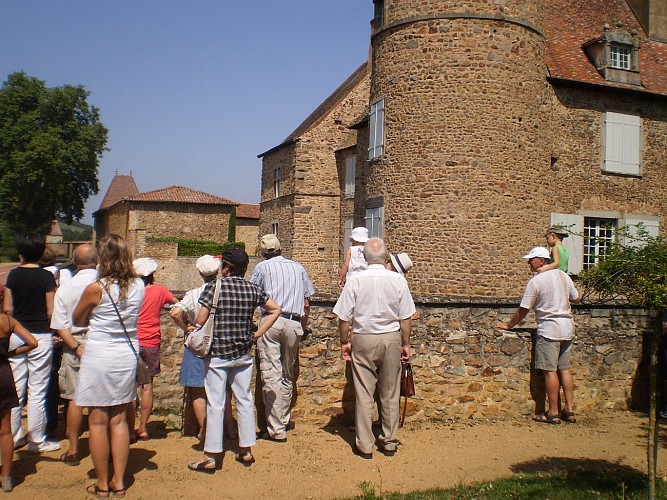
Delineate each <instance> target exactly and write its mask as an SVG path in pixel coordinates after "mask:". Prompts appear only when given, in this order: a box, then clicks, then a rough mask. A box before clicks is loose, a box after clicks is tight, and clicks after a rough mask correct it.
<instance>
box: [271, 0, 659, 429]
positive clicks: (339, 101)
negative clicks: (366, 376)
mask: <svg viewBox="0 0 667 500" xmlns="http://www.w3.org/2000/svg"><path fill="white" fill-rule="evenodd" d="M370 3H371V2H370V1H369V7H370ZM659 4H660V2H657V1H655V0H629V1H627V2H626V1H625V0H589V1H586V2H579V1H574V0H550V1H546V0H529V1H523V0H500V1H494V2H486V1H468V0H420V1H418V2H404V1H399V0H375V1H374V2H373V5H374V19H373V23H372V33H371V37H370V43H371V51H370V58H369V61H368V64H367V65H362V66H361V67H360V68H359V69H358V70H357V71H356V72H355V73H354V74H353V75H352V76H351V77H350V78H348V80H346V82H344V83H343V85H341V87H339V89H337V91H336V92H334V94H333V95H332V96H330V97H329V98H328V99H327V100H326V101H325V102H324V103H322V105H321V106H320V107H319V108H318V109H317V110H316V111H315V112H314V113H313V114H312V115H311V116H310V117H308V118H307V119H306V120H305V121H304V123H303V124H301V125H300V126H299V127H298V128H297V129H296V130H295V131H294V132H293V133H292V134H290V135H289V136H288V138H287V139H286V140H285V141H283V142H282V143H281V144H279V145H278V146H276V147H274V148H272V149H270V150H268V151H266V152H265V153H262V154H261V155H260V157H261V158H262V161H263V170H262V199H261V204H260V207H261V215H260V233H264V232H272V231H273V232H277V234H278V236H279V238H280V239H281V241H282V243H283V249H284V253H285V254H286V255H287V256H289V257H292V258H294V259H296V260H298V261H300V262H301V263H302V264H304V266H305V267H306V269H307V270H308V272H309V273H310V275H311V278H312V279H313V282H314V284H315V287H316V289H317V291H318V295H317V297H315V300H314V301H313V308H312V311H313V313H312V317H313V324H314V327H315V334H314V336H313V341H311V344H310V345H308V346H307V347H304V348H303V349H302V350H301V357H302V385H301V387H302V391H303V395H305V396H306V398H305V399H307V400H308V401H309V403H307V404H308V405H310V406H308V408H306V409H305V410H304V411H305V412H307V413H308V412H311V411H312V412H314V413H318V412H319V413H320V414H321V415H323V416H324V415H328V414H329V412H333V413H336V414H337V412H338V411H339V408H338V407H339V406H340V405H343V406H345V403H344V402H345V396H343V393H344V392H345V389H346V388H347V389H349V379H346V378H345V376H344V373H345V372H344V369H345V367H344V364H343V363H342V362H340V361H338V352H337V351H338V349H339V347H338V345H337V340H336V339H337V337H336V335H337V333H336V328H335V317H334V316H333V315H332V314H331V306H332V304H333V303H334V301H335V299H336V296H337V294H338V290H337V287H336V276H337V272H338V270H339V268H340V265H341V263H342V260H343V255H344V250H345V246H346V243H347V239H348V234H349V231H350V229H351V228H352V227H354V226H360V225H362V226H366V227H368V228H369V230H370V231H371V233H372V234H374V235H378V236H381V237H383V238H384V239H385V240H386V241H387V243H388V245H389V248H390V251H392V252H396V253H397V252H407V253H408V254H409V255H410V257H411V258H412V261H413V262H414V267H413V268H412V270H411V271H410V273H409V275H408V283H409V284H410V287H411V290H412V292H413V295H414V296H415V299H416V302H417V303H418V313H417V315H416V316H415V318H414V319H415V321H414V322H413V323H414V329H415V335H414V336H413V339H412V342H411V346H412V348H413V351H414V353H415V357H414V361H415V365H416V366H417V374H418V375H417V376H418V380H419V382H418V385H419V387H420V389H418V395H417V398H416V400H415V401H413V403H414V405H415V407H414V408H413V410H414V411H415V412H417V413H419V412H421V414H423V415H425V416H428V417H434V418H450V417H466V416H494V415H507V414H516V413H517V411H520V412H522V413H530V412H531V411H533V410H534V409H535V408H534V404H535V400H536V399H539V398H536V397H535V394H534V393H531V391H530V390H529V389H528V388H529V387H534V385H535V382H538V381H536V380H535V379H534V376H533V375H532V371H531V348H532V335H534V330H533V325H532V324H531V321H532V319H531V318H532V315H531V316H529V318H528V320H527V322H526V324H525V328H524V329H523V330H522V329H519V330H518V331H516V332H510V333H507V332H502V331H498V330H495V329H494V328H493V325H494V324H495V321H496V320H497V319H498V318H503V319H506V318H507V317H508V316H509V315H510V314H511V313H512V311H513V310H514V308H515V307H516V305H517V303H518V298H519V296H520V294H521V292H522V291H523V287H524V286H525V283H526V282H527V280H528V279H529V278H530V274H529V272H528V267H527V266H526V263H525V261H523V260H522V259H521V256H522V255H523V254H525V253H526V252H527V250H529V249H530V248H531V247H533V246H535V245H540V244H542V245H543V244H545V242H544V231H545V229H546V228H547V227H549V226H550V225H554V224H561V225H564V226H567V227H568V228H569V229H570V231H571V236H570V237H569V238H567V239H566V240H565V243H566V248H567V249H568V251H569V253H570V269H569V271H570V273H571V274H572V275H573V276H575V278H576V275H577V274H578V273H579V272H580V271H581V270H582V269H584V268H586V267H588V266H591V265H594V264H595V263H596V262H597V258H598V256H599V254H600V253H602V252H603V251H604V241H603V240H604V238H608V239H610V240H618V239H621V238H623V236H622V232H620V231H619V229H621V228H622V227H624V226H627V227H630V228H631V232H633V231H636V227H637V224H638V223H641V224H642V225H643V226H644V228H645V229H646V230H647V231H648V232H649V233H650V234H652V235H657V234H659V233H662V234H664V233H665V231H666V230H667V220H666V216H667V185H666V184H665V183H666V179H667V176H665V175H664V174H665V161H664V158H667V71H666V70H665V65H664V61H666V60H667V43H666V42H665V41H666V40H667V13H666V12H664V9H661V8H660V7H659ZM276 184H278V188H276ZM576 320H577V341H576V343H575V351H576V352H577V360H576V361H575V366H574V375H575V380H576V384H577V396H576V397H577V408H578V411H579V410H582V411H586V410H593V409H601V408H605V407H618V408H620V407H626V406H627V405H629V404H631V403H632V402H634V403H638V402H640V401H641V400H642V397H643V396H642V395H643V394H644V392H642V391H643V381H642V377H641V369H640V367H641V366H642V364H641V361H642V356H643V354H642V353H643V339H644V337H645V335H647V332H649V331H650V328H651V319H650V317H649V315H647V313H646V312H643V311H636V310H631V309H626V308H623V307H622V305H616V306H614V307H606V308H597V307H596V306H593V305H590V304H589V305H588V306H584V307H580V308H577V309H576ZM331 388H334V390H331ZM338 389H341V391H338ZM533 392H534V391H533ZM318 405H320V409H319V410H318V409H317V406H318ZM332 408H333V409H332Z"/></svg>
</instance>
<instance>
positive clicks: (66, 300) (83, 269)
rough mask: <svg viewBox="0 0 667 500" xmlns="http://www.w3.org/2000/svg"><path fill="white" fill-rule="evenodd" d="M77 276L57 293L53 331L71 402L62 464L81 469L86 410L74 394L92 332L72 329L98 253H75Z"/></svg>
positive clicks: (63, 392) (63, 391)
mask: <svg viewBox="0 0 667 500" xmlns="http://www.w3.org/2000/svg"><path fill="white" fill-rule="evenodd" d="M74 265H75V266H76V271H77V272H76V275H75V276H74V277H72V278H71V279H69V280H67V281H66V282H65V283H63V284H62V285H61V286H60V288H58V290H57V291H56V296H55V300H54V307H53V316H52V318H51V328H52V329H54V330H56V331H57V332H58V335H60V338H61V339H62V340H63V344H64V346H65V350H64V352H63V360H62V364H61V365H60V372H59V375H60V377H59V385H60V396H61V397H62V398H63V399H67V400H69V403H68V405H67V435H68V439H69V449H68V450H67V451H66V452H65V453H63V454H62V456H61V457H60V460H61V461H62V462H63V463H65V464H67V465H79V458H80V457H79V434H80V432H81V421H82V419H83V412H82V410H83V408H81V407H80V406H77V405H75V404H74V391H75V390H76V385H77V381H78V378H79V364H80V358H81V356H82V355H83V349H84V345H85V343H86V332H87V331H88V328H86V327H83V328H82V327H78V326H73V325H72V312H74V308H75V307H76V305H77V304H78V302H79V299H80V298H81V294H82V293H83V290H84V289H85V288H86V287H87V286H88V285H89V284H90V283H92V282H93V281H95V280H96V279H97V270H96V269H95V268H96V267H97V251H96V250H95V247H94V246H93V245H90V244H88V243H85V244H83V245H79V246H78V247H76V249H75V250H74Z"/></svg>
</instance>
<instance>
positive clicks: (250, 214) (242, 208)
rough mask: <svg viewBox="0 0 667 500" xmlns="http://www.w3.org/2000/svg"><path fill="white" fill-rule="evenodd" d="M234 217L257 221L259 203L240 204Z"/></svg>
mask: <svg viewBox="0 0 667 500" xmlns="http://www.w3.org/2000/svg"><path fill="white" fill-rule="evenodd" d="M236 217H237V218H240V219H259V203H241V204H239V206H238V207H236Z"/></svg>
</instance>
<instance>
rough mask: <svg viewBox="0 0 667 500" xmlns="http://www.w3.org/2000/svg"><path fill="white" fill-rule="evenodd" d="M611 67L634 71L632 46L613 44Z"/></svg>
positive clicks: (611, 47) (610, 48)
mask: <svg viewBox="0 0 667 500" xmlns="http://www.w3.org/2000/svg"><path fill="white" fill-rule="evenodd" d="M609 67H610V68H612V69H620V70H624V71H630V70H631V69H632V46H629V45H625V44H620V43H611V44H610V45H609Z"/></svg>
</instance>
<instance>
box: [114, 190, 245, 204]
mask: <svg viewBox="0 0 667 500" xmlns="http://www.w3.org/2000/svg"><path fill="white" fill-rule="evenodd" d="M126 200H127V201H142V202H148V203H189V204H199V205H238V203H236V202H235V201H232V200H228V199H227V198H221V197H220V196H215V195H212V194H208V193H204V192H203V191H197V190H196V189H190V188H187V187H184V186H169V187H168V188H164V189H156V190H155V191H148V192H146V193H140V194H137V195H136V196H132V197H129V198H126Z"/></svg>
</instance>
